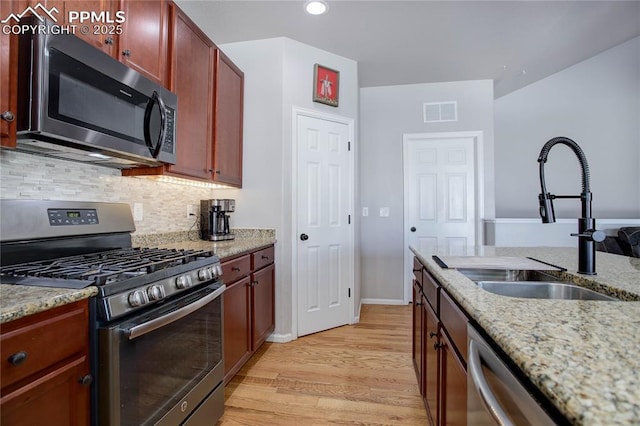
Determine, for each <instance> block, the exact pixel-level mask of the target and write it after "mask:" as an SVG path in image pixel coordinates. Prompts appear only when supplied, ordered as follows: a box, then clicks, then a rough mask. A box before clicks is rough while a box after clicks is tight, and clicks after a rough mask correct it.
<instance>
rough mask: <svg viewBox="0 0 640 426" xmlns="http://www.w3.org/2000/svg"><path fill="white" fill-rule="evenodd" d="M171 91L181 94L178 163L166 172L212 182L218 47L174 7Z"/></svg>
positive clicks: (178, 124)
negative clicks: (214, 85) (213, 99)
mask: <svg viewBox="0 0 640 426" xmlns="http://www.w3.org/2000/svg"><path fill="white" fill-rule="evenodd" d="M171 9H172V28H173V37H172V43H171V59H172V60H171V90H172V91H173V92H174V93H176V95H178V123H177V127H176V130H177V134H176V140H177V143H176V147H177V150H178V151H177V157H176V159H177V161H176V164H175V165H173V166H169V167H168V169H167V171H168V172H170V173H177V174H180V175H185V177H196V178H199V179H205V180H208V179H211V172H210V169H211V156H212V153H211V151H212V148H211V126H212V123H213V120H212V109H213V106H212V104H211V97H210V95H207V94H210V93H212V92H213V84H214V68H213V67H214V62H213V61H214V53H215V45H214V44H213V42H212V41H211V40H209V38H208V37H207V36H206V35H205V34H204V33H203V32H202V31H200V29H199V28H198V27H197V26H196V25H195V24H194V23H193V22H192V21H191V20H190V19H189V18H188V17H187V16H186V15H185V14H184V12H182V10H180V9H179V8H178V7H176V6H175V5H172V7H171Z"/></svg>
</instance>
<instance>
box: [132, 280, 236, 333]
mask: <svg viewBox="0 0 640 426" xmlns="http://www.w3.org/2000/svg"><path fill="white" fill-rule="evenodd" d="M225 289H226V286H225V285H224V284H223V285H222V286H221V287H220V288H217V289H216V290H215V291H214V292H213V293H211V294H208V295H206V296H205V297H203V298H202V299H199V300H198V301H197V302H193V303H191V304H189V305H187V306H185V307H183V308H180V309H178V310H177V311H173V312H170V313H168V314H167V315H163V316H161V317H158V318H155V319H153V320H151V321H148V322H145V323H143V324H140V325H136V326H135V327H131V328H130V329H128V330H124V332H125V334H126V335H127V337H129V340H133V339H136V338H138V337H140V336H144V335H145V334H147V333H150V332H152V331H154V330H157V329H159V328H160V327H164V326H165V325H168V324H171V323H172V322H175V321H178V320H179V319H181V318H184V317H185V316H187V315H189V314H191V313H193V312H195V311H197V310H198V309H200V308H202V307H203V306H205V305H206V304H208V303H209V302H211V301H212V300H214V299H215V298H217V297H218V296H220V295H221V294H222V293H223V292H224V290H225Z"/></svg>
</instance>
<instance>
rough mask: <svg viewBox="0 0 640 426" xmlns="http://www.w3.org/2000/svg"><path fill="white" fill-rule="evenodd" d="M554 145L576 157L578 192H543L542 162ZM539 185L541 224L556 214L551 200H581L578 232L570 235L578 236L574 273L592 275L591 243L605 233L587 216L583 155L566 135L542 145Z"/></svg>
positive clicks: (593, 253)
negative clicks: (578, 179)
mask: <svg viewBox="0 0 640 426" xmlns="http://www.w3.org/2000/svg"><path fill="white" fill-rule="evenodd" d="M556 144H563V145H566V146H568V147H569V148H571V150H572V151H573V152H574V153H575V154H576V156H577V157H578V161H579V162H580V167H581V168H582V192H581V193H580V195H554V194H550V193H548V192H547V185H546V184H545V181H544V163H546V162H547V156H548V155H549V151H550V150H551V148H553V147H554V146H555V145H556ZM538 163H540V187H541V189H542V193H541V194H540V195H539V196H538V199H539V201H540V217H541V218H542V223H554V222H555V221H556V214H555V211H554V210H553V200H555V199H556V198H579V199H580V202H581V203H582V217H580V218H578V233H577V234H571V235H572V236H574V237H578V273H580V274H585V275H595V274H596V246H595V243H596V242H599V241H603V240H604V238H605V233H604V232H603V231H598V230H596V220H595V219H594V218H592V217H591V191H590V188H589V177H590V176H589V165H588V164H587V158H586V157H585V155H584V152H582V149H580V147H579V146H578V144H577V143H575V142H574V141H572V140H571V139H569V138H565V137H557V138H553V139H550V140H549V141H548V142H547V143H545V144H544V146H543V147H542V151H540V156H539V157H538Z"/></svg>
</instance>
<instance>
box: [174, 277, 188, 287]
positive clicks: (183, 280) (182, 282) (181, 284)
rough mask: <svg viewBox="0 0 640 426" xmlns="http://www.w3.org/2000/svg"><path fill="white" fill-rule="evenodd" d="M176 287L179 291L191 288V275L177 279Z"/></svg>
mask: <svg viewBox="0 0 640 426" xmlns="http://www.w3.org/2000/svg"><path fill="white" fill-rule="evenodd" d="M176 287H177V288H179V289H183V288H188V287H191V277H190V276H189V275H182V276H179V277H178V278H176Z"/></svg>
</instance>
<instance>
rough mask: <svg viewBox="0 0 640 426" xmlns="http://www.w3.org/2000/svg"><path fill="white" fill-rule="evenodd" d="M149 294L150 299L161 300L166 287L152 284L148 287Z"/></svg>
mask: <svg viewBox="0 0 640 426" xmlns="http://www.w3.org/2000/svg"><path fill="white" fill-rule="evenodd" d="M147 296H149V300H160V299H162V298H163V297H164V287H162V286H161V285H157V284H156V285H152V286H151V287H149V288H147Z"/></svg>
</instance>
